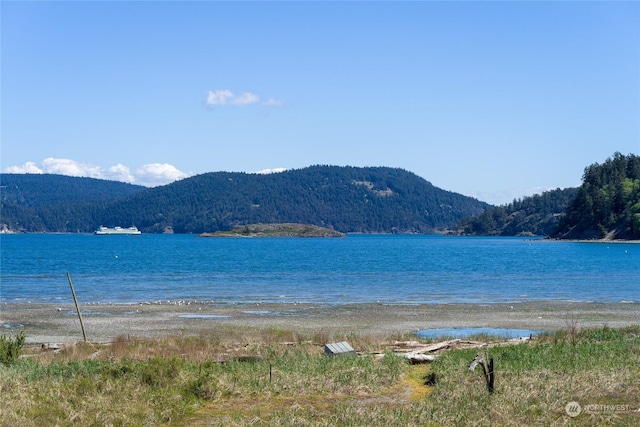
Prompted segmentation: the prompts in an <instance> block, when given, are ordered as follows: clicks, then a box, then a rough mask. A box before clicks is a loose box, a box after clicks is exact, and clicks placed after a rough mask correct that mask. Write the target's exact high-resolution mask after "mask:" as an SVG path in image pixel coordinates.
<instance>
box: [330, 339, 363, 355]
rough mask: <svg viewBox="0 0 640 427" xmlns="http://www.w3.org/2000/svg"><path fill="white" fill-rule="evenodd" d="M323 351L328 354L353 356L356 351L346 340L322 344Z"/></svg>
mask: <svg viewBox="0 0 640 427" xmlns="http://www.w3.org/2000/svg"><path fill="white" fill-rule="evenodd" d="M324 352H325V353H326V354H328V355H329V356H355V355H356V351H355V350H354V349H353V347H351V346H350V345H349V343H348V342H346V341H342V342H335V343H331V344H326V345H325V346H324Z"/></svg>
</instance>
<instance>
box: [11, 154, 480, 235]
mask: <svg viewBox="0 0 640 427" xmlns="http://www.w3.org/2000/svg"><path fill="white" fill-rule="evenodd" d="M24 177H29V175H24ZM31 177H38V179H41V178H42V177H45V178H46V177H51V175H39V176H35V175H33V176H31ZM64 178H66V179H69V180H87V178H71V177H64ZM2 179H3V180H4V175H3V176H2ZM56 179H58V178H56ZM45 181H46V179H45ZM98 181H99V180H98ZM103 182H104V181H103ZM40 184H41V185H42V186H41V187H40V192H41V193H43V194H44V193H47V192H49V191H51V189H49V188H48V187H47V185H46V183H40ZM92 184H96V182H94V181H92ZM3 185H4V184H3ZM98 186H99V185H98ZM96 192H97V190H96ZM127 194H128V195H127ZM123 196H124V197H123ZM32 197H35V198H38V197H40V196H39V195H38V194H36V193H33V194H32ZM79 199H80V200H82V201H78V200H79ZM488 206H489V205H487V204H486V203H484V202H480V201H478V200H476V199H473V198H470V197H466V196H462V195H460V194H456V193H452V192H449V191H445V190H442V189H440V188H437V187H434V186H433V185H432V184H431V183H429V182H428V181H426V180H424V179H423V178H420V177H418V176H417V175H415V174H413V173H410V172H407V171H405V170H402V169H395V168H386V167H374V168H357V167H339V166H312V167H308V168H304V169H297V170H289V171H286V172H281V173H276V174H270V175H258V174H247V173H231V172H213V173H207V174H203V175H198V176H194V177H191V178H187V179H184V180H181V181H177V182H174V183H172V184H169V185H165V186H162V187H156V188H149V189H142V190H141V191H132V192H130V193H126V192H124V191H123V192H122V193H120V194H118V195H117V196H114V198H113V199H108V200H107V199H100V200H97V199H96V198H89V197H88V196H87V198H76V197H71V196H70V199H69V200H68V201H66V202H65V201H60V200H56V201H55V202H52V203H49V204H42V203H40V202H34V201H33V200H26V199H25V200H18V199H15V198H14V199H10V198H7V199H6V200H5V198H4V196H3V198H2V212H1V218H0V223H4V224H7V225H8V227H9V228H10V229H14V230H20V231H26V232H38V231H48V232H90V231H93V230H94V229H95V228H97V227H98V226H99V225H107V226H115V225H121V226H129V225H136V226H137V227H138V228H140V229H141V230H142V231H143V232H147V233H149V232H151V233H159V232H166V231H168V230H170V231H173V232H176V233H202V232H215V231H219V230H229V229H231V228H232V227H234V226H238V225H244V224H253V223H304V224H313V225H318V226H322V227H327V228H331V229H334V230H337V231H340V232H363V233H377V232H383V233H394V232H395V233H413V232H416V233H431V232H435V231H437V230H445V229H447V228H449V227H452V226H454V225H455V224H456V223H457V222H458V221H459V220H461V219H462V218H465V217H468V216H473V215H478V214H480V213H481V212H482V211H483V210H484V209H485V208H486V207H488Z"/></svg>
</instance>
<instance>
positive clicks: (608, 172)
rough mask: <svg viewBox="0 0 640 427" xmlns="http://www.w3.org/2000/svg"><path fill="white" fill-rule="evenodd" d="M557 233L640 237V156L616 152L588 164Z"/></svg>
mask: <svg viewBox="0 0 640 427" xmlns="http://www.w3.org/2000/svg"><path fill="white" fill-rule="evenodd" d="M554 236H555V237H558V238H565V239H602V238H605V237H606V238H611V239H640V157H638V156H636V155H633V154H631V155H628V156H624V155H622V154H621V153H615V154H614V156H613V158H609V159H607V160H606V161H605V162H604V163H603V164H601V165H600V164H598V163H594V164H593V165H591V166H589V167H587V168H586V169H585V171H584V175H583V176H582V185H581V186H580V188H579V190H578V194H577V195H576V197H575V199H574V200H573V201H572V202H571V204H570V206H569V207H568V209H567V211H566V215H565V216H564V217H563V218H562V219H561V221H560V224H559V227H558V230H557V231H556V233H555V234H554Z"/></svg>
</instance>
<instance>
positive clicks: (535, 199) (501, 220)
mask: <svg viewBox="0 0 640 427" xmlns="http://www.w3.org/2000/svg"><path fill="white" fill-rule="evenodd" d="M577 192H578V189H577V188H565V189H559V188H558V189H556V190H551V191H545V192H544V193H542V194H536V195H533V196H531V197H524V198H523V199H520V200H514V201H513V202H512V203H509V204H507V205H503V206H495V207H490V208H488V209H487V210H485V211H484V212H483V213H482V214H480V215H478V216H477V217H473V218H465V219H463V220H462V221H461V222H460V223H459V224H458V227H457V229H456V232H455V234H464V235H471V236H523V235H535V236H550V235H552V234H553V233H554V232H555V231H556V228H557V227H558V223H559V222H560V218H561V217H562V216H563V215H564V211H565V209H567V207H568V206H569V205H570V204H571V202H572V201H573V199H574V197H575V196H576V194H577Z"/></svg>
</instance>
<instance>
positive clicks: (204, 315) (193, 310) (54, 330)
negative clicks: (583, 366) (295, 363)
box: [0, 301, 640, 344]
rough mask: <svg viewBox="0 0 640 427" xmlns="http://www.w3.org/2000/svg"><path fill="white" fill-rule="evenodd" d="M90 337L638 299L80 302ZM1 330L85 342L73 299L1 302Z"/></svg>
mask: <svg viewBox="0 0 640 427" xmlns="http://www.w3.org/2000/svg"><path fill="white" fill-rule="evenodd" d="M80 311H81V314H82V317H83V321H84V325H85V331H86V335H87V339H88V340H89V341H92V342H109V341H112V340H114V339H115V338H117V337H118V336H130V337H145V338H146V337H148V338H151V337H159V336H169V335H187V336H198V335H203V334H205V335H206V334H207V332H212V331H215V330H216V329H217V328H221V327H242V328H257V329H280V330H287V331H299V332H301V333H314V332H319V333H323V334H327V335H332V334H337V335H342V336H344V335H348V334H351V333H353V334H359V335H394V334H395V335H400V334H411V333H414V332H416V331H418V330H422V329H432V328H434V329H435V328H465V327H467V328H468V327H490V328H507V329H534V330H545V331H556V330H561V329H567V328H569V327H576V326H577V327H579V328H591V327H602V326H605V325H606V326H610V327H620V326H627V325H637V324H640V304H637V303H604V304H602V303H584V302H563V301H531V302H520V303H486V304H478V303H468V304H465V303H455V304H418V305H405V304H374V303H371V304H345V305H316V304H293V303H262V304H222V303H211V302H207V303H204V302H182V303H174V304H166V303H165V304H153V303H141V304H127V305H121V304H117V305H116V304H114V305H83V306H81V307H80ZM0 324H1V325H2V332H1V333H2V334H4V335H8V336H11V335H13V334H16V333H18V332H19V331H24V333H25V334H26V336H27V343H32V344H40V343H63V342H70V341H80V340H82V331H81V328H80V321H79V319H78V316H77V313H76V311H75V307H74V306H73V305H51V304H9V303H3V304H2V305H1V306H0Z"/></svg>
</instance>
